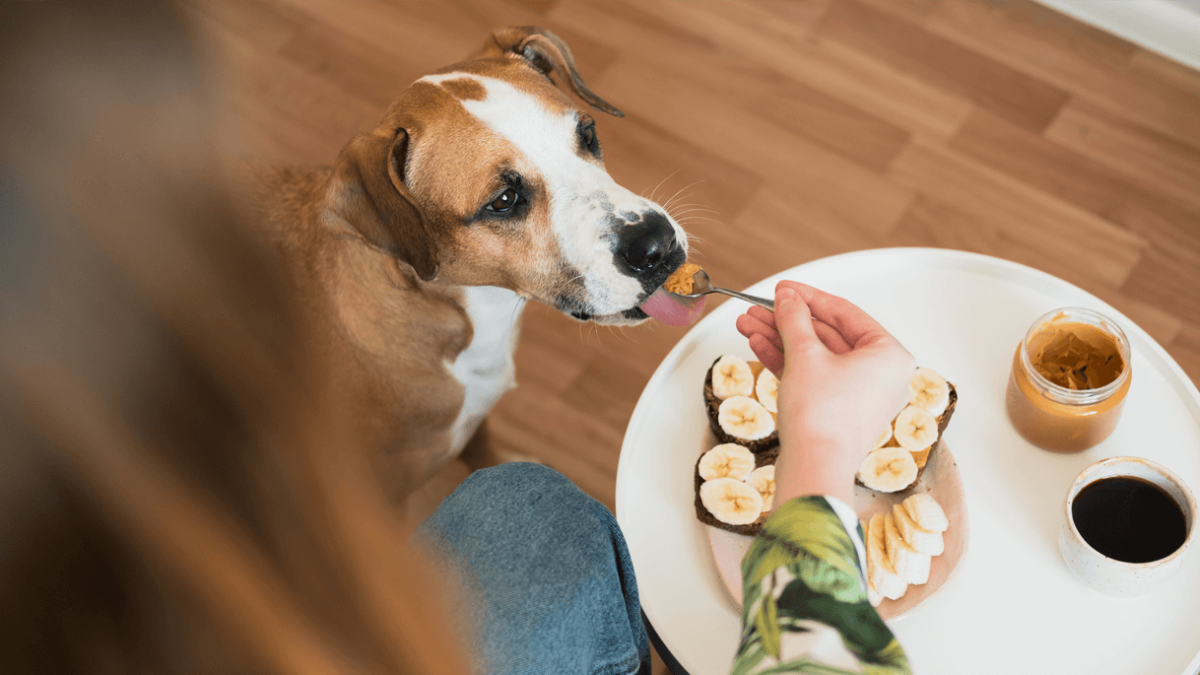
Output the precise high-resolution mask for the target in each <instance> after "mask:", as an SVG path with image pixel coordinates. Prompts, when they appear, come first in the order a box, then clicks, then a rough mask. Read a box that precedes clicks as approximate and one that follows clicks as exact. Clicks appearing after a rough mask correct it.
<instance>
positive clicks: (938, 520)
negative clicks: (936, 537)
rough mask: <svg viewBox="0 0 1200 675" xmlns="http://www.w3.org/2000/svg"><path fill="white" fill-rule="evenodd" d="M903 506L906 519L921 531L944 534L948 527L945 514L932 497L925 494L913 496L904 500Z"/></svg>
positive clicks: (948, 523) (948, 521)
mask: <svg viewBox="0 0 1200 675" xmlns="http://www.w3.org/2000/svg"><path fill="white" fill-rule="evenodd" d="M903 506H904V511H905V513H907V514H908V517H909V518H911V519H912V521H913V522H914V523H916V524H917V525H919V526H920V527H921V528H922V529H925V530H929V531H930V532H945V531H946V529H947V528H949V527H950V520H949V519H948V518H946V512H945V511H943V510H942V505H941V504H938V503H937V500H936V499H934V498H933V496H932V495H929V494H926V493H921V494H916V495H913V496H911V497H909V498H908V499H905V500H904V503H903Z"/></svg>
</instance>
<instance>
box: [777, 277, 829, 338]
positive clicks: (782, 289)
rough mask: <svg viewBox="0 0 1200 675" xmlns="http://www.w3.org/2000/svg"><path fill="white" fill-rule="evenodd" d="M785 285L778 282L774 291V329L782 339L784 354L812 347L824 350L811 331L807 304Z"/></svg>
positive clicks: (811, 323) (810, 319) (797, 293)
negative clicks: (776, 329)
mask: <svg viewBox="0 0 1200 675" xmlns="http://www.w3.org/2000/svg"><path fill="white" fill-rule="evenodd" d="M787 283H788V282H780V284H779V286H777V287H776V290H775V327H776V328H778V329H779V334H780V335H781V336H782V337H783V351H784V353H785V354H788V353H791V352H792V351H793V350H804V349H811V348H812V347H814V346H819V347H821V348H822V349H824V344H823V343H822V342H821V340H820V338H818V337H817V334H816V331H815V330H814V329H813V318H812V314H811V313H810V312H809V309H808V303H807V302H805V300H804V297H803V296H802V295H801V294H800V293H799V292H798V291H797V290H796V289H794V288H791V287H789V286H785V285H784V284H787Z"/></svg>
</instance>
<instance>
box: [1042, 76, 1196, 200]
mask: <svg viewBox="0 0 1200 675" xmlns="http://www.w3.org/2000/svg"><path fill="white" fill-rule="evenodd" d="M1043 135H1044V136H1045V137H1046V138H1047V139H1048V140H1050V141H1052V142H1053V143H1055V144H1057V145H1059V146H1062V147H1065V148H1069V149H1071V150H1072V151H1074V152H1076V153H1078V154H1079V155H1081V156H1084V157H1087V158H1088V159H1091V160H1094V161H1096V162H1098V163H1101V164H1103V165H1104V166H1106V167H1108V168H1110V169H1113V170H1115V171H1117V172H1119V173H1121V174H1122V175H1123V176H1125V177H1127V178H1130V179H1133V180H1135V181H1137V182H1139V183H1141V184H1143V185H1148V186H1152V188H1157V189H1158V190H1163V191H1168V192H1170V193H1171V194H1172V197H1174V198H1175V199H1178V200H1180V201H1182V202H1185V203H1188V204H1191V205H1193V206H1195V205H1200V146H1191V145H1188V144H1185V143H1181V142H1179V141H1178V140H1176V139H1174V138H1171V137H1170V136H1167V135H1165V134H1162V133H1160V132H1158V131H1156V130H1154V129H1151V128H1149V127H1147V126H1145V125H1144V124H1141V123H1139V122H1135V121H1132V120H1129V119H1128V118H1125V117H1123V116H1121V115H1119V114H1117V113H1116V112H1114V111H1113V110H1112V109H1109V108H1103V107H1100V106H1096V105H1093V104H1090V103H1088V102H1086V101H1081V100H1074V101H1071V103H1069V104H1068V105H1067V106H1066V107H1065V108H1063V110H1062V112H1061V113H1059V115H1058V117H1057V118H1055V120H1054V122H1053V123H1052V124H1051V125H1050V126H1049V127H1048V128H1047V129H1046V131H1045V133H1044V134H1043Z"/></svg>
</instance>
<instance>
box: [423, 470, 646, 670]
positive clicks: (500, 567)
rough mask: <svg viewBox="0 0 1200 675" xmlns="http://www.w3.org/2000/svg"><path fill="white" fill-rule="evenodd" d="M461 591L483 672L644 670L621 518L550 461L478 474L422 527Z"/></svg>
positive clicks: (462, 612) (462, 614) (463, 620)
mask: <svg viewBox="0 0 1200 675" xmlns="http://www.w3.org/2000/svg"><path fill="white" fill-rule="evenodd" d="M414 540H415V541H416V543H417V544H418V545H419V546H421V547H422V548H423V549H424V550H425V551H426V552H427V553H428V554H429V556H430V557H431V558H432V559H433V560H434V562H435V564H437V565H438V566H439V567H442V568H444V569H446V570H447V571H448V572H449V573H450V574H451V575H453V577H454V578H455V580H456V581H457V582H458V583H459V585H460V587H461V588H462V589H463V594H462V600H461V601H460V607H458V608H457V609H458V612H457V614H458V621H459V625H460V627H461V629H462V630H464V631H465V632H467V633H468V634H469V636H470V637H469V638H468V639H469V640H470V641H471V647H472V651H473V657H474V663H475V666H476V672H479V673H488V674H489V675H509V674H513V675H516V674H518V673H521V674H525V673H528V674H533V673H548V674H549V673H553V674H554V675H575V674H577V675H633V674H634V673H636V674H638V675H648V674H649V673H650V643H649V640H648V639H647V636H646V630H645V628H644V626H643V624H642V615H641V606H640V605H639V604H638V593H637V582H636V581H635V580H634V578H633V563H632V561H631V560H630V559H629V551H628V550H627V549H626V547H625V539H624V537H622V536H621V530H620V528H619V527H618V526H617V521H616V519H615V518H613V516H612V514H611V513H609V511H608V509H606V508H604V506H602V505H601V504H600V503H599V502H597V501H596V500H594V499H592V498H591V497H589V496H587V495H586V494H584V492H583V491H582V490H580V489H579V488H578V487H576V486H575V484H574V483H572V482H571V481H569V480H567V478H566V477H565V476H563V475H562V474H560V473H558V472H557V471H555V470H553V469H549V468H547V467H544V466H540V465H537V464H524V463H513V464H502V465H500V466H496V467H492V468H490V469H484V470H482V471H477V472H475V473H473V474H471V476H470V477H468V478H467V480H465V481H463V483H462V485H460V486H459V487H458V489H457V490H455V491H454V494H452V495H450V496H449V497H447V498H446V500H445V501H444V502H442V504H441V506H439V507H438V509H437V512H435V513H434V514H433V515H432V516H430V517H429V519H428V520H426V521H425V522H424V523H422V524H421V527H420V528H419V529H418V530H417V533H416V535H415V536H414Z"/></svg>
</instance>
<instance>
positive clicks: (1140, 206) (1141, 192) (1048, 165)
mask: <svg viewBox="0 0 1200 675" xmlns="http://www.w3.org/2000/svg"><path fill="white" fill-rule="evenodd" d="M950 146H951V147H952V148H954V149H955V150H957V151H959V152H961V153H963V154H965V155H968V156H970V157H973V158H975V159H977V160H979V161H980V162H982V163H984V164H987V165H988V166H991V167H993V168H995V169H996V170H998V171H1001V172H1004V173H1006V174H1008V175H1010V176H1014V177H1016V178H1017V179H1018V180H1021V181H1023V182H1025V183H1026V184H1028V185H1030V186H1032V187H1036V188H1037V189H1040V190H1043V191H1045V192H1048V193H1050V194H1053V195H1055V196H1057V197H1059V198H1061V199H1063V200H1065V201H1068V202H1071V203H1073V204H1075V205H1077V206H1079V207H1080V208H1082V209H1086V210H1088V211H1090V212H1091V213H1094V214H1096V215H1097V216H1099V217H1101V218H1104V219H1106V220H1109V221H1111V222H1113V223H1117V224H1118V225H1121V226H1123V227H1125V228H1126V229H1128V230H1129V231H1130V232H1133V233H1136V234H1138V235H1140V236H1142V237H1145V238H1146V239H1147V240H1149V241H1151V242H1153V243H1154V244H1155V245H1157V246H1159V247H1162V248H1167V249H1175V248H1179V249H1180V250H1190V251H1200V228H1198V227H1196V223H1197V222H1200V210H1197V209H1196V208H1194V207H1192V206H1190V205H1188V204H1184V203H1182V202H1180V201H1177V200H1175V199H1174V198H1173V197H1172V196H1171V195H1170V193H1169V192H1167V191H1165V190H1162V189H1160V188H1159V187H1158V186H1157V185H1152V184H1147V183H1139V182H1133V181H1131V180H1129V179H1127V178H1126V177H1125V176H1123V175H1121V174H1120V173H1119V172H1117V171H1115V170H1113V169H1110V168H1108V167H1106V166H1104V165H1102V164H1100V163H1098V162H1094V161H1092V160H1090V159H1088V158H1087V157H1084V156H1082V155H1080V154H1078V153H1076V152H1074V151H1073V150H1070V149H1068V148H1064V147H1060V146H1058V145H1056V144H1054V143H1051V142H1050V141H1047V140H1046V139H1045V138H1043V137H1042V136H1040V135H1037V134H1032V133H1029V132H1028V131H1026V130H1024V129H1021V128H1019V127H1017V126H1016V125H1013V124H1009V123H1007V122H1005V121H1004V120H1001V119H998V118H996V117H993V116H991V115H988V114H986V113H983V112H977V113H975V114H974V115H972V116H971V117H970V118H969V119H968V120H967V122H966V123H965V124H964V125H963V128H962V129H961V130H960V131H959V133H958V135H957V136H955V137H954V139H953V141H951V143H950ZM1197 259H1198V260H1200V257H1197Z"/></svg>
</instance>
